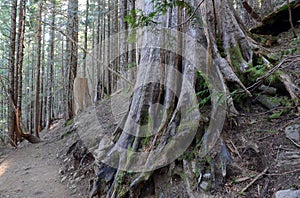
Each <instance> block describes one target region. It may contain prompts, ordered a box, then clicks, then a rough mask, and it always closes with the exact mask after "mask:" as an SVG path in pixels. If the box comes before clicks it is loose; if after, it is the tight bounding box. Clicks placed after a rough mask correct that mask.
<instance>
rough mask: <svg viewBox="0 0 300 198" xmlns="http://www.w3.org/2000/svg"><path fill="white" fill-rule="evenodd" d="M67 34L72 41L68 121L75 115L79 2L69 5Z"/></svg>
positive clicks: (69, 47) (69, 63)
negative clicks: (74, 86)
mask: <svg viewBox="0 0 300 198" xmlns="http://www.w3.org/2000/svg"><path fill="white" fill-rule="evenodd" d="M67 33H68V35H70V37H71V39H72V40H70V39H68V41H67V42H68V45H67V48H68V49H67V56H68V57H67V63H68V64H67V68H68V70H69V73H68V77H69V80H68V89H67V92H68V94H67V97H68V98H67V100H68V113H67V119H71V118H73V115H74V109H73V108H74V96H73V83H74V79H75V77H76V75H77V56H78V47H77V44H78V0H69V3H68V27H67Z"/></svg>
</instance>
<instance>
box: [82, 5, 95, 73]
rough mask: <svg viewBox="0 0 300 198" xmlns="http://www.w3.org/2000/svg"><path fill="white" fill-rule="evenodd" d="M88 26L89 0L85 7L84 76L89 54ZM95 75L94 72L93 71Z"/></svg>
mask: <svg viewBox="0 0 300 198" xmlns="http://www.w3.org/2000/svg"><path fill="white" fill-rule="evenodd" d="M88 27H89V0H86V8H85V24H84V49H85V50H84V52H83V68H82V70H83V74H82V77H83V78H86V55H87V46H88V38H87V35H88ZM93 75H94V73H93Z"/></svg>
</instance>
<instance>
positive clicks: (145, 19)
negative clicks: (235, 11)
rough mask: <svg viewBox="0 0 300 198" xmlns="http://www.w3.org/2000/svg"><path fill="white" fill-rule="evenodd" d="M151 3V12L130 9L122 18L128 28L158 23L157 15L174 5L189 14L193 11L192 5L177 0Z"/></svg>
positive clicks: (152, 0) (154, 0)
mask: <svg viewBox="0 0 300 198" xmlns="http://www.w3.org/2000/svg"><path fill="white" fill-rule="evenodd" d="M151 3H152V4H153V11H152V12H150V13H145V12H143V11H142V10H140V9H136V10H131V11H130V12H129V14H128V15H127V16H125V18H124V20H125V21H126V22H127V23H128V24H129V26H130V28H137V27H145V26H151V25H156V24H158V23H159V22H157V21H156V19H157V17H159V16H161V15H164V14H166V12H167V11H168V10H169V9H173V8H175V7H179V8H185V9H186V11H187V13H188V14H189V15H191V13H192V12H193V11H194V7H193V6H191V5H189V4H188V3H187V2H184V1H179V0H172V1H168V0H151ZM196 18H197V16H196ZM200 20H201V19H200Z"/></svg>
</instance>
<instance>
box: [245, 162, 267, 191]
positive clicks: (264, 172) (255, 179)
mask: <svg viewBox="0 0 300 198" xmlns="http://www.w3.org/2000/svg"><path fill="white" fill-rule="evenodd" d="M268 169H269V168H268V167H267V168H265V170H264V171H263V172H261V173H260V174H258V175H257V176H256V177H255V178H254V179H253V180H252V181H251V182H250V183H249V184H248V185H247V186H246V187H245V188H243V189H242V190H241V193H243V192H245V191H246V190H247V189H248V188H249V187H250V186H252V185H253V184H254V183H255V182H256V181H257V180H258V179H259V178H260V177H261V176H263V175H264V174H266V172H267V171H268Z"/></svg>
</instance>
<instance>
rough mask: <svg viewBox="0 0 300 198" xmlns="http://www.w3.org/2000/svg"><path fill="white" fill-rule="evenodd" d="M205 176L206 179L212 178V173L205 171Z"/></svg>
mask: <svg viewBox="0 0 300 198" xmlns="http://www.w3.org/2000/svg"><path fill="white" fill-rule="evenodd" d="M203 178H205V179H210V178H211V174H210V173H205V174H204V175H203Z"/></svg>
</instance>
